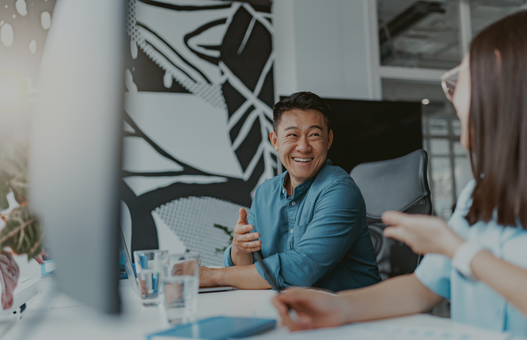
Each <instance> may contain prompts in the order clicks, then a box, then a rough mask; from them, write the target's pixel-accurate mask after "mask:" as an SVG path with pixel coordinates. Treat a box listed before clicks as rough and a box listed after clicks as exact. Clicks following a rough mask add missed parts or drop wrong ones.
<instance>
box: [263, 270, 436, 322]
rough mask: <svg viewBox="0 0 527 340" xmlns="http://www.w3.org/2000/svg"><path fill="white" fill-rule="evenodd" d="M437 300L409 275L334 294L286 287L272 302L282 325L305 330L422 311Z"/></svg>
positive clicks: (434, 295) (432, 305) (430, 307)
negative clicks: (291, 310) (293, 315)
mask: <svg viewBox="0 0 527 340" xmlns="http://www.w3.org/2000/svg"><path fill="white" fill-rule="evenodd" d="M441 300H442V297H440V296H439V295H437V294H435V293H434V292H432V291H431V290H430V289H428V288H427V287H426V286H425V285H423V284H422V283H421V281H419V279H418V278H417V277H416V276H415V275H414V274H410V275H404V276H398V277H396V278H393V279H389V280H386V281H384V282H381V283H379V284H376V285H373V286H369V287H366V288H361V289H354V290H349V291H344V292H341V293H339V294H338V295H332V294H328V293H325V292H318V291H313V290H306V289H288V290H286V291H284V292H283V293H282V294H279V295H277V296H276V297H275V298H274V299H273V304H274V305H275V307H276V308H277V310H278V312H279V314H280V316H281V318H282V324H283V325H284V326H286V327H288V328H289V329H290V330H305V329H314V328H325V327H335V326H340V325H343V324H347V323H351V322H359V321H367V320H374V319H382V318H388V317H395V316H402V315H408V314H415V313H421V312H426V311H429V310H431V309H432V308H433V307H434V306H435V305H437V304H438V303H439V302H440V301H441ZM289 309H293V310H295V312H296V314H297V315H298V318H296V320H293V318H291V317H290V315H289Z"/></svg>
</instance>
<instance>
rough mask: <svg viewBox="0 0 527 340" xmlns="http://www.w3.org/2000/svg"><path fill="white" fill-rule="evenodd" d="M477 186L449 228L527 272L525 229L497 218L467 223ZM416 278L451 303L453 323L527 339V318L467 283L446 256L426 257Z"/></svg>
mask: <svg viewBox="0 0 527 340" xmlns="http://www.w3.org/2000/svg"><path fill="white" fill-rule="evenodd" d="M475 185H476V181H475V180H472V181H470V182H469V183H468V184H467V185H466V187H465V188H464V189H463V191H462V192H461V195H459V199H458V201H457V206H456V210H455V211H454V214H453V215H452V217H451V218H450V220H449V221H448V225H449V226H450V228H452V229H453V230H454V231H455V232H456V233H458V234H459V235H460V236H461V237H463V238H464V239H466V240H468V241H470V242H474V243H478V244H480V245H481V246H483V247H484V248H485V249H487V250H490V251H491V252H492V253H493V254H494V255H495V256H496V257H499V258H502V259H504V260H505V261H508V262H510V263H513V264H515V265H517V266H520V267H523V268H527V230H524V229H523V228H522V227H521V226H517V227H503V226H501V225H499V224H497V222H496V214H494V217H493V219H492V220H491V221H489V222H488V223H485V222H482V221H480V222H478V223H476V224H474V225H473V226H472V227H471V226H470V225H469V224H468V222H467V220H465V216H466V214H467V213H468V211H469V209H470V206H471V204H472V199H471V197H470V196H471V194H472V190H473V189H474V186H475ZM525 208H526V209H527V207H525ZM415 274H416V276H417V278H418V279H419V280H420V281H421V282H422V283H423V284H424V285H425V286H427V287H428V288H429V289H431V290H432V291H433V292H435V293H436V294H438V295H440V296H443V297H445V298H447V299H450V300H451V318H452V320H454V321H457V322H463V323H466V324H470V325H473V326H477V327H481V328H485V329H489V330H492V331H498V332H499V331H509V332H511V333H512V334H514V335H516V336H522V337H527V318H526V316H525V315H524V314H522V313H521V312H520V311H518V310H517V309H516V308H515V307H514V306H513V305H512V304H510V303H509V302H507V301H505V299H504V298H503V297H501V296H500V295H499V294H498V293H497V292H495V291H494V290H492V289H491V288H490V287H489V286H487V285H486V284H485V283H483V282H481V281H472V280H467V279H465V278H464V277H463V276H462V275H461V274H460V273H459V272H458V271H457V270H455V269H454V268H453V266H452V261H451V260H450V259H449V258H447V257H446V256H443V255H438V254H428V255H426V256H425V257H424V258H423V261H422V262H421V264H420V265H419V266H418V267H417V269H416V270H415ZM503 280H507V278H506V277H504V278H503ZM525 284H527V282H525Z"/></svg>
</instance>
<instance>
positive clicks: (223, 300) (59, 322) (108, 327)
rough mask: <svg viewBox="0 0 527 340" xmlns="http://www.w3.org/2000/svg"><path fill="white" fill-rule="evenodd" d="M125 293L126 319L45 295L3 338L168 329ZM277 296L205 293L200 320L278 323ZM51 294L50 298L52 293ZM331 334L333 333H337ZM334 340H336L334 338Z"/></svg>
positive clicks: (432, 321) (12, 320)
mask: <svg viewBox="0 0 527 340" xmlns="http://www.w3.org/2000/svg"><path fill="white" fill-rule="evenodd" d="M44 284H45V283H44ZM120 289H121V298H122V303H123V314H122V315H121V316H108V315H102V314H99V313H97V312H95V311H94V310H92V309H91V308H90V307H88V306H86V305H82V304H81V303H79V302H77V301H75V300H73V299H71V298H69V297H66V296H65V295H63V294H60V293H59V294H54V295H53V296H52V297H51V298H50V297H49V296H46V293H44V294H41V295H40V296H38V297H36V298H35V299H34V300H33V301H30V303H29V304H28V308H27V310H26V311H25V312H24V313H23V314H22V315H23V316H22V318H21V319H19V318H17V317H15V316H9V317H1V318H0V339H2V340H11V339H24V340H31V339H35V340H47V339H54V340H61V339H76V340H83V339H87V340H88V339H89V340H92V339H98V340H99V339H111V340H114V339H126V340H134V339H137V340H139V339H141V340H144V339H145V335H146V334H150V333H154V332H157V331H160V330H163V329H166V328H168V324H167V323H166V321H165V319H164V317H162V315H163V310H162V308H163V307H162V306H158V307H143V306H142V305H141V303H140V300H139V297H138V296H137V295H136V293H135V292H134V291H133V290H132V288H131V287H130V286H129V283H128V281H122V283H121V287H120ZM274 294H276V293H275V292H274V291H269V290H263V291H251V290H237V291H226V292H217V293H207V294H200V295H199V297H198V318H200V319H201V318H206V317H211V316H218V315H225V316H241V317H259V318H273V319H277V318H278V315H277V313H276V311H275V309H274V308H273V306H272V305H271V302H270V299H271V297H272V296H273V295H274ZM48 295H50V294H49V293H48ZM370 324H372V325H373V324H374V325H387V326H389V325H398V326H419V327H437V328H442V329H445V330H453V329H458V330H459V329H468V330H471V329H472V330H473V328H472V327H468V326H464V325H460V324H457V323H455V322H452V321H451V320H449V319H444V318H439V317H434V316H430V315H413V316H407V317H402V318H394V319H388V320H381V321H376V322H374V323H370ZM347 327H349V326H347ZM328 331H332V332H334V331H335V330H328ZM297 334H298V333H297ZM330 334H335V335H336V333H327V334H326V333H325V334H324V335H325V336H329V335H330ZM313 335H315V334H313ZM321 335H322V334H320V333H318V334H317V336H316V337H314V336H310V334H309V333H304V334H303V336H302V337H301V338H303V339H309V338H313V339H318V338H320V336H321ZM288 337H290V335H289V333H288V332H287V330H286V329H284V328H277V329H276V330H274V331H272V332H269V333H265V334H264V335H262V336H259V337H258V339H278V338H288ZM294 338H298V337H294ZM331 338H333V337H332V336H331Z"/></svg>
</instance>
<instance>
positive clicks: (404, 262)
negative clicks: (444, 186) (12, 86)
mask: <svg viewBox="0 0 527 340" xmlns="http://www.w3.org/2000/svg"><path fill="white" fill-rule="evenodd" d="M427 168H428V154H427V153H426V151H424V150H417V151H414V152H412V153H409V154H408V155H406V156H403V157H399V158H395V159H390V160H386V161H380V162H371V163H363V164H359V165H357V166H356V167H355V168H353V170H352V171H351V173H350V176H351V177H352V178H353V180H354V181H355V183H357V186H358V187H359V188H360V190H361V192H362V196H363V197H364V201H365V202H366V217H367V219H368V224H369V227H370V234H371V238H372V241H373V246H374V248H375V254H376V256H377V265H378V266H379V272H380V274H381V277H382V278H383V279H386V278H388V277H393V276H396V275H401V274H408V273H411V272H413V271H414V270H415V268H416V267H417V265H418V263H419V260H420V256H419V255H417V254H414V253H413V252H412V251H411V250H410V248H409V247H407V246H406V245H405V244H404V243H402V242H398V241H395V240H393V239H387V238H385V237H384V235H383V233H382V231H383V230H384V228H386V225H385V224H384V223H382V221H381V216H382V214H383V213H384V212H385V211H388V210H396V211H401V212H405V213H409V214H428V215H430V214H431V213H432V201H431V199H430V188H429V186H428V175H427Z"/></svg>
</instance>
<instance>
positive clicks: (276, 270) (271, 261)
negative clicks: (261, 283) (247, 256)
mask: <svg viewBox="0 0 527 340" xmlns="http://www.w3.org/2000/svg"><path fill="white" fill-rule="evenodd" d="M262 261H264V262H265V264H266V265H267V268H269V271H270V274H271V275H274V279H275V282H276V283H277V284H278V287H279V288H280V289H284V288H286V287H288V286H289V285H287V284H285V282H284V279H283V278H282V276H280V257H279V254H274V255H271V256H269V257H266V258H265V259H263V260H262ZM254 266H255V267H256V270H257V271H258V274H260V276H261V277H263V278H264V279H265V281H267V283H269V285H271V282H270V281H269V279H268V278H267V276H266V275H265V271H264V270H263V268H262V264H261V263H260V262H256V263H255V264H254Z"/></svg>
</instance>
